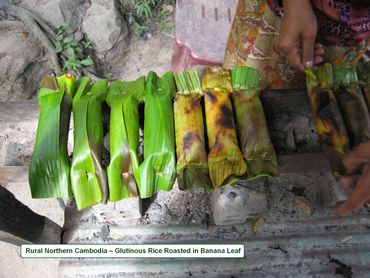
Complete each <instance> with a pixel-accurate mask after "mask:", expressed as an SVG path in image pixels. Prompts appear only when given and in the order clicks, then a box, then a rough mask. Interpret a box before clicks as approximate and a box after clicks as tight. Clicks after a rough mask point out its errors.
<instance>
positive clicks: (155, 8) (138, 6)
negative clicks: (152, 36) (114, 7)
mask: <svg viewBox="0 0 370 278" xmlns="http://www.w3.org/2000/svg"><path fill="white" fill-rule="evenodd" d="M121 5H122V7H123V9H122V10H123V13H124V14H125V16H126V19H127V22H128V24H129V25H130V26H131V28H132V30H133V33H134V34H135V35H136V36H143V35H145V34H146V33H149V32H150V29H149V27H148V23H149V21H150V22H153V21H154V22H156V24H157V26H159V28H161V29H163V30H169V31H173V30H174V28H175V25H174V24H173V23H172V22H171V14H172V10H173V6H174V5H175V1H172V0H121ZM169 6H170V7H171V9H170V10H168V9H167V7H169Z"/></svg>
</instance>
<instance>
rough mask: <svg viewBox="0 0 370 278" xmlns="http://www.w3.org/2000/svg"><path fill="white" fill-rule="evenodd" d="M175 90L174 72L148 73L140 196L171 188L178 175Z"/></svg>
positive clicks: (149, 195) (145, 196)
mask: <svg viewBox="0 0 370 278" xmlns="http://www.w3.org/2000/svg"><path fill="white" fill-rule="evenodd" d="M175 91H176V87H175V81H174V77H173V74H172V72H167V73H166V74H164V75H163V76H162V77H161V78H160V77H158V76H157V75H156V74H155V73H154V72H149V74H148V76H147V80H146V89H145V109H144V161H143V163H142V164H141V165H140V168H139V169H140V183H139V184H138V186H139V191H140V197H141V198H149V197H151V196H152V195H153V194H155V193H156V192H158V191H160V190H163V191H169V190H171V189H172V185H173V183H174V181H175V178H176V156H175V130H174V119H173V117H174V116H173V106H172V99H173V97H174V94H175Z"/></svg>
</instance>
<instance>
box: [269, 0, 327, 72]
mask: <svg viewBox="0 0 370 278" xmlns="http://www.w3.org/2000/svg"><path fill="white" fill-rule="evenodd" d="M316 34H317V20H316V16H315V14H314V12H313V9H312V6H311V3H310V1H309V0H285V1H284V16H283V18H282V23H281V28H280V33H279V35H278V37H277V40H276V42H275V49H276V50H277V52H279V53H281V54H283V55H284V56H285V57H286V58H287V60H288V62H289V63H290V64H291V65H292V66H293V67H294V68H296V69H297V70H300V71H304V70H305V69H306V68H310V67H312V66H313V65H314V64H318V63H321V62H322V57H321V56H322V55H323V54H324V48H323V46H322V45H321V44H318V43H317V44H315V40H316Z"/></svg>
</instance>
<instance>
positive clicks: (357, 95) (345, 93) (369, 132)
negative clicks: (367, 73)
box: [334, 67, 370, 148]
mask: <svg viewBox="0 0 370 278" xmlns="http://www.w3.org/2000/svg"><path fill="white" fill-rule="evenodd" d="M334 85H335V89H334V95H335V97H336V98H337V101H338V104H339V107H340V110H341V112H342V116H343V120H344V123H345V126H346V128H347V132H348V137H349V141H350V145H351V147H353V148H354V147H356V146H357V145H359V144H361V143H362V142H365V141H368V140H369V139H370V115H369V111H368V109H367V106H366V101H365V98H364V96H363V94H362V92H361V87H360V86H359V84H358V79H357V73H356V69H355V68H354V67H340V68H335V69H334Z"/></svg>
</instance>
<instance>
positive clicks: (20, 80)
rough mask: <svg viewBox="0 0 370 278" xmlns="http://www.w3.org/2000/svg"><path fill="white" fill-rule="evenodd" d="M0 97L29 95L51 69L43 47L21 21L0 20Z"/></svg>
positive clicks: (3, 99) (11, 98) (13, 97)
mask: <svg viewBox="0 0 370 278" xmlns="http://www.w3.org/2000/svg"><path fill="white" fill-rule="evenodd" d="M0 41H1V44H0V84H1V94H0V100H1V101H6V100H16V99H27V98H29V97H30V96H31V95H32V94H33V93H35V91H36V90H37V88H38V85H39V84H40V82H41V79H42V77H43V76H44V75H45V74H46V73H48V72H50V71H52V70H53V69H52V66H51V64H50V62H49V61H50V59H49V58H48V56H47V54H45V52H46V51H45V49H44V48H43V47H42V46H40V43H39V41H38V40H37V39H36V38H35V37H33V34H32V33H30V32H29V31H28V29H27V28H26V26H25V25H23V24H22V23H21V22H20V21H0Z"/></svg>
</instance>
